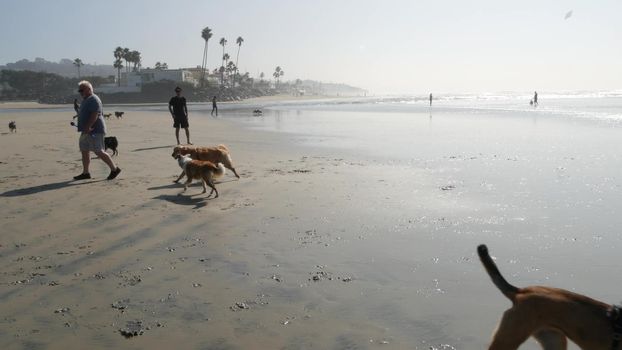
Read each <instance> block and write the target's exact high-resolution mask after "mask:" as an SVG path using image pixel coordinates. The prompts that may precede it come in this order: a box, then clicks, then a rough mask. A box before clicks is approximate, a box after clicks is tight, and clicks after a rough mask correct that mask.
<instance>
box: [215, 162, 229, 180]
mask: <svg viewBox="0 0 622 350" xmlns="http://www.w3.org/2000/svg"><path fill="white" fill-rule="evenodd" d="M216 168H218V169H217V170H216V171H215V172H214V177H215V178H218V177H221V176H223V175H225V172H226V171H227V170H226V169H225V166H224V165H223V164H222V163H218V165H217V166H216Z"/></svg>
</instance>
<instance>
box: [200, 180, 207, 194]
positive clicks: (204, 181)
mask: <svg viewBox="0 0 622 350" xmlns="http://www.w3.org/2000/svg"><path fill="white" fill-rule="evenodd" d="M207 181H208V180H207V179H206V178H205V177H203V179H202V180H201V185H203V192H201V193H205V192H207V186H205V183H206V182H207Z"/></svg>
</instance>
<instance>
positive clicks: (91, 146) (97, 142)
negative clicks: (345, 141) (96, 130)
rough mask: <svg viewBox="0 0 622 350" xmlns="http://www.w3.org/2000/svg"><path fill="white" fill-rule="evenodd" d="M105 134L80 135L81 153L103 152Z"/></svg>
mask: <svg viewBox="0 0 622 350" xmlns="http://www.w3.org/2000/svg"><path fill="white" fill-rule="evenodd" d="M103 150H104V134H80V151H82V152H84V151H91V152H97V151H103Z"/></svg>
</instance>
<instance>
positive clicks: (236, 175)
mask: <svg viewBox="0 0 622 350" xmlns="http://www.w3.org/2000/svg"><path fill="white" fill-rule="evenodd" d="M227 168H229V170H231V171H233V174H234V175H235V177H237V178H238V179H239V178H240V175H238V173H237V172H236V171H235V169H234V168H233V167H232V166H228V167H227Z"/></svg>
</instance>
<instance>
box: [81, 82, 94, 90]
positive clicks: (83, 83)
mask: <svg viewBox="0 0 622 350" xmlns="http://www.w3.org/2000/svg"><path fill="white" fill-rule="evenodd" d="M80 86H86V87H88V88H89V90H91V92H95V91H94V90H93V85H91V82H89V81H88V80H82V81H81V82H79V83H78V87H80Z"/></svg>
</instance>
